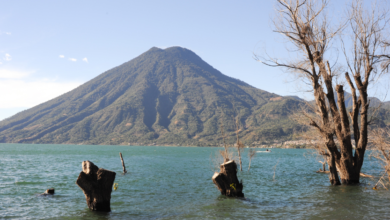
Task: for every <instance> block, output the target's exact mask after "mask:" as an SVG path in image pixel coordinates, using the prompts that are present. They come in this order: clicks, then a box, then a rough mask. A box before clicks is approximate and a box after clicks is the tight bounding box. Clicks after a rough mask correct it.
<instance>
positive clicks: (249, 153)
mask: <svg viewBox="0 0 390 220" xmlns="http://www.w3.org/2000/svg"><path fill="white" fill-rule="evenodd" d="M255 155H256V150H255V149H253V148H251V149H250V150H249V152H248V158H249V166H248V171H249V169H250V168H251V162H252V158H253V157H254V156H255Z"/></svg>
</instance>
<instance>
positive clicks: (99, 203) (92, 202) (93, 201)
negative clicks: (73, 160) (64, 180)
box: [76, 160, 116, 212]
mask: <svg viewBox="0 0 390 220" xmlns="http://www.w3.org/2000/svg"><path fill="white" fill-rule="evenodd" d="M82 168H83V171H82V172H80V175H79V177H78V178H77V181H76V184H77V185H78V186H79V187H80V188H81V189H82V190H83V192H84V195H85V199H86V200H87V205H88V208H89V209H91V210H92V211H101V212H110V211H111V207H110V200H111V192H112V185H113V184H114V180H115V175H116V173H115V172H112V171H109V170H105V169H102V168H100V169H99V167H97V166H96V165H95V164H93V163H92V162H91V161H88V160H87V161H83V163H82Z"/></svg>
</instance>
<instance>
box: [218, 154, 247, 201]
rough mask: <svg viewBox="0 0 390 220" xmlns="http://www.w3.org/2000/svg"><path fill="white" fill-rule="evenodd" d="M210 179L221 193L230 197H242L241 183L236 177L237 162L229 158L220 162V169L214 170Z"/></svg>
mask: <svg viewBox="0 0 390 220" xmlns="http://www.w3.org/2000/svg"><path fill="white" fill-rule="evenodd" d="M212 180H213V182H214V184H215V185H216V186H217V188H218V190H219V191H220V192H221V194H222V195H225V196H230V197H244V193H242V189H243V187H244V186H243V185H242V181H241V183H240V182H239V181H238V178H237V164H236V162H234V160H230V161H228V162H225V163H223V164H221V171H220V172H219V173H217V172H215V173H214V175H213V177H212Z"/></svg>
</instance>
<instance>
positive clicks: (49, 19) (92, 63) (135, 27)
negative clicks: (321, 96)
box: [0, 0, 343, 120]
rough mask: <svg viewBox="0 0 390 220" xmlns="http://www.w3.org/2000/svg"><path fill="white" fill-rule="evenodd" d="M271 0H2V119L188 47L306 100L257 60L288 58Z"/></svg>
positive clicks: (261, 84) (225, 68)
mask: <svg viewBox="0 0 390 220" xmlns="http://www.w3.org/2000/svg"><path fill="white" fill-rule="evenodd" d="M274 2H275V1H270V0H263V1H259V0H257V1H250V0H247V1H219V0H215V1H209V0H208V1H203V0H197V1H170V0H164V1H157V0H156V1H2V3H1V7H0V42H1V43H0V63H1V64H0V92H1V96H0V120H2V119H4V118H6V117H9V116H12V115H13V114H15V113H17V112H18V111H21V110H24V109H28V108H30V107H33V106H35V105H37V104H40V103H42V102H45V101H47V100H50V99H52V98H55V97H57V96H59V95H61V94H63V93H65V92H67V91H70V90H72V89H74V88H76V87H77V86H79V85H81V84H83V83H85V82H87V81H88V80H90V79H92V78H94V77H96V76H97V75H99V74H101V73H103V72H104V71H106V70H109V69H111V68H113V67H115V66H118V65H120V64H122V63H124V62H126V61H129V60H131V59H133V58H135V57H137V56H138V55H140V54H141V53H143V52H145V51H147V50H148V49H150V48H151V47H153V46H157V47H160V48H166V47H170V46H182V47H185V48H188V49H190V50H192V51H194V52H195V53H197V54H198V55H199V56H200V57H201V58H202V59H203V60H205V61H206V62H208V63H209V64H210V65H212V66H213V67H214V68H216V69H218V70H220V71H221V72H222V73H224V74H226V75H228V76H231V77H234V78H238V79H240V80H242V81H244V82H247V83H249V84H250V85H252V86H254V87H257V88H260V89H263V90H266V91H269V92H273V93H276V94H279V95H298V96H300V97H302V98H308V96H307V95H305V94H303V93H301V92H298V91H299V86H300V85H297V84H296V82H294V81H292V78H289V77H288V75H287V74H285V73H283V72H282V70H281V69H275V68H270V67H267V66H264V65H262V64H261V63H259V62H256V61H255V60H254V59H253V53H262V52H263V51H264V49H266V50H267V51H268V52H270V53H271V54H286V53H287V51H286V49H285V45H284V44H283V43H284V40H283V38H282V37H281V36H279V35H278V34H276V33H274V32H272V25H271V22H270V21H271V18H272V16H273V14H274ZM342 10H343V9H340V8H338V7H333V8H332V10H331V11H332V13H335V14H339V13H341V12H342ZM309 98H310V96H309Z"/></svg>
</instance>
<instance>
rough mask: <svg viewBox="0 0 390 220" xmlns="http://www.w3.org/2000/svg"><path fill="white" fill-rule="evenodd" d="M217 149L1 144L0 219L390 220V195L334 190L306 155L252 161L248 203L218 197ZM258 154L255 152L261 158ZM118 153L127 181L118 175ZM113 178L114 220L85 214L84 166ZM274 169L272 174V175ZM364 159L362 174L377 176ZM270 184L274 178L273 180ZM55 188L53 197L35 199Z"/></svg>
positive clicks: (279, 152) (365, 188)
mask: <svg viewBox="0 0 390 220" xmlns="http://www.w3.org/2000/svg"><path fill="white" fill-rule="evenodd" d="M218 150H220V149H219V148H208V147H196V148H195V147H138V146H76V145H37V144H0V219H3V218H4V219H387V218H390V217H389V215H390V207H389V204H390V192H389V191H387V190H377V191H375V190H372V186H373V184H375V182H376V181H375V180H370V179H362V180H361V182H362V184H360V185H359V186H337V187H335V186H331V185H330V184H329V181H328V177H327V175H326V174H317V173H315V171H316V170H318V169H319V168H320V167H322V165H321V164H320V163H318V162H317V161H316V160H315V159H314V158H312V157H307V156H306V157H305V155H306V154H307V153H308V150H304V149H272V152H271V153H257V155H256V156H255V157H254V158H253V160H252V164H251V169H250V171H249V172H248V171H247V169H248V158H247V152H244V153H243V155H244V158H243V169H244V171H242V172H239V173H238V176H239V179H243V182H244V190H243V192H244V194H245V199H232V198H226V197H224V196H222V195H220V193H219V191H218V190H217V189H216V188H215V186H214V184H213V182H212V180H211V177H212V175H213V173H214V169H213V162H212V161H213V159H212V158H213V157H214V156H213V155H215V154H216V153H217V151H218ZM261 150H263V149H258V151H261ZM119 152H122V154H123V157H124V160H125V164H126V168H127V170H128V174H126V175H122V174H121V173H122V164H121V161H120V158H119ZM84 160H90V161H92V162H93V163H95V164H96V165H97V166H98V167H100V168H105V169H108V170H112V171H115V172H116V173H117V176H116V179H115V182H116V183H118V185H119V186H118V189H117V190H116V191H113V193H112V198H111V209H112V212H110V213H107V214H104V213H96V212H92V211H90V210H89V209H88V207H87V205H86V202H85V197H84V194H83V192H82V191H81V189H80V188H79V187H78V186H77V185H76V184H75V181H76V179H77V177H78V175H79V173H80V172H81V162H82V161H84ZM275 165H276V168H275V169H274V167H275ZM378 168H379V167H378V166H377V164H376V163H375V161H372V160H371V159H370V158H369V157H367V158H366V161H365V163H364V166H363V170H362V172H364V173H367V174H372V175H377V176H378V175H380V171H379V170H378ZM274 176H275V178H274ZM51 187H54V188H55V189H56V194H55V195H54V196H39V194H40V193H43V192H44V191H45V190H46V189H48V188H51Z"/></svg>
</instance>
